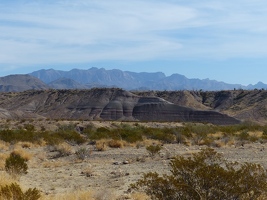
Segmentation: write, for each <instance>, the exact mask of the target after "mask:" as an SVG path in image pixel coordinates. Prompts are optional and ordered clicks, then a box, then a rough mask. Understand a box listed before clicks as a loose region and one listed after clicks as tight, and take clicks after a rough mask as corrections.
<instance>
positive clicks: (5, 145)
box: [0, 140, 10, 151]
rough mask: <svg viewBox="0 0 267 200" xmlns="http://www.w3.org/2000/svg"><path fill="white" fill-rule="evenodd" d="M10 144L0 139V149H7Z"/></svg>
mask: <svg viewBox="0 0 267 200" xmlns="http://www.w3.org/2000/svg"><path fill="white" fill-rule="evenodd" d="M9 146H10V144H9V143H8V142H5V141H3V140H0V150H4V151H7V150H8V149H9Z"/></svg>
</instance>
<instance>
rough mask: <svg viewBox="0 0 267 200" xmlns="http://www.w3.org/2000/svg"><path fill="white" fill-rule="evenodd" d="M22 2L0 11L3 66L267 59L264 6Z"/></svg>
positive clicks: (258, 1) (124, 0)
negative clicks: (252, 57)
mask: <svg viewBox="0 0 267 200" xmlns="http://www.w3.org/2000/svg"><path fill="white" fill-rule="evenodd" d="M20 2H23V1H20ZM25 2H26V3H20V4H19V3H14V2H13V3H0V46H1V47H4V48H1V49H0V55H1V56H0V63H9V64H24V65H25V64H42V63H46V64H49V63H64V62H90V61H99V60H129V61H131V60H149V59H151V60H153V59H179V58H185V59H190V58H207V57H210V56H211V55H212V57H213V58H229V57H235V56H238V57H248V56H266V55H267V52H266V48H264V47H260V45H261V44H264V43H266V42H265V41H267V26H266V25H265V24H266V23H265V22H266V20H267V14H266V13H267V12H266V9H267V2H266V3H265V2H264V1H263V0H255V1H253V2H252V1H248V0H244V1H241V0H236V1H230V0H229V1H228V0H226V1H219V0H214V1H212V2H211V1H207V0H204V1H196V0H195V1H190V2H186V3H184V2H181V1H171V0H169V1H164V2H163V1H158V0H154V1H152V0H147V1H141V0H137V1H132V0H131V1H130V0H109V1H108V0H106V1H104V0H103V1H95V0H92V1H83V0H77V1H70V0H61V1H59V0H58V1H44V0H43V1H32V2H31V3H28V2H29V1H28V2H27V1H25ZM1 4H2V5H1Z"/></svg>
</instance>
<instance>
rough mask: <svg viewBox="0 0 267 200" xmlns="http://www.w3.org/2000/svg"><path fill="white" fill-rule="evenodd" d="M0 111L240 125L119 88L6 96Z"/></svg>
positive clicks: (1, 96) (0, 96)
mask: <svg viewBox="0 0 267 200" xmlns="http://www.w3.org/2000/svg"><path fill="white" fill-rule="evenodd" d="M0 108H5V111H8V112H9V113H8V114H9V115H10V116H12V117H13V118H22V117H23V118H25V117H29V118H33V117H46V118H52V119H86V120H101V119H103V120H140V121H154V120H155V121H182V122H188V121H193V122H204V123H214V124H222V125H224V124H236V123H239V122H240V121H239V120H236V119H234V118H232V117H229V116H227V115H225V114H221V113H219V112H214V111H201V110H196V109H192V108H188V107H183V106H179V105H175V104H173V103H170V102H168V101H166V100H164V99H162V98H159V97H143V96H139V95H135V94H133V93H131V92H128V91H125V90H122V89H116V88H110V89H107V88H102V89H91V90H43V91H26V92H21V93H3V94H0Z"/></svg>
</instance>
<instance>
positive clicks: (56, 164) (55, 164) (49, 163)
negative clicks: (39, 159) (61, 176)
mask: <svg viewBox="0 0 267 200" xmlns="http://www.w3.org/2000/svg"><path fill="white" fill-rule="evenodd" d="M66 164H68V163H67V162H66V161H62V160H57V161H54V160H51V161H45V162H43V163H42V165H43V167H44V168H56V167H63V166H66Z"/></svg>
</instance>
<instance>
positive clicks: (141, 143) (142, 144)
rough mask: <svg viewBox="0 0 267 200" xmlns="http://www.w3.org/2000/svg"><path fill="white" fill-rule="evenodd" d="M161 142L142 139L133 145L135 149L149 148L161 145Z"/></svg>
mask: <svg viewBox="0 0 267 200" xmlns="http://www.w3.org/2000/svg"><path fill="white" fill-rule="evenodd" d="M161 144H162V142H161V141H159V140H153V139H144V140H143V141H139V142H136V143H135V146H136V148H141V147H146V146H151V145H161Z"/></svg>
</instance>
